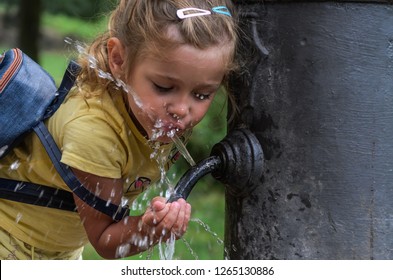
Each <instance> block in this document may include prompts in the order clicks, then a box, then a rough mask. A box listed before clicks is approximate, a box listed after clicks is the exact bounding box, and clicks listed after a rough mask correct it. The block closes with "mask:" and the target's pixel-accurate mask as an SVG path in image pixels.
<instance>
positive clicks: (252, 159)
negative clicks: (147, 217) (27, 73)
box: [168, 129, 263, 202]
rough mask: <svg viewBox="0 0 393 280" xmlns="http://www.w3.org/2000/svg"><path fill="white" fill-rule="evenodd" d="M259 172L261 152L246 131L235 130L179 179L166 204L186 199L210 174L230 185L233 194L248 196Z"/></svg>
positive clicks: (257, 178)
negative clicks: (208, 155) (204, 177)
mask: <svg viewBox="0 0 393 280" xmlns="http://www.w3.org/2000/svg"><path fill="white" fill-rule="evenodd" d="M262 169H263V151H262V147H261V145H260V143H259V141H258V139H257V138H256V137H255V135H254V134H253V133H251V132H250V131H249V130H247V129H235V130H233V131H231V132H230V133H229V134H228V135H227V136H226V137H225V138H224V139H223V140H222V141H221V142H219V143H217V144H216V145H214V146H213V149H212V151H211V155H210V157H208V158H206V159H204V160H202V161H200V162H199V163H198V164H196V165H195V166H193V167H191V168H190V169H189V170H188V171H187V172H186V173H185V174H184V175H183V176H182V177H181V178H180V180H179V182H178V183H177V185H176V187H175V191H174V193H173V194H172V195H171V197H170V198H169V199H168V202H173V201H176V200H178V199H179V198H184V199H187V197H188V195H189V194H190V193H191V191H192V189H193V188H194V186H195V184H196V183H197V182H198V180H199V179H200V178H202V177H203V176H205V175H206V174H209V173H212V176H213V177H214V178H215V179H217V180H219V181H221V182H222V183H224V184H229V183H230V184H231V187H230V189H228V191H229V193H231V194H232V195H235V196H243V195H247V194H248V193H249V192H251V191H252V190H253V189H254V188H255V187H256V186H257V183H259V181H260V178H261V174H262ZM232 186H235V187H232Z"/></svg>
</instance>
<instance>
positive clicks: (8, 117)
mask: <svg viewBox="0 0 393 280" xmlns="http://www.w3.org/2000/svg"><path fill="white" fill-rule="evenodd" d="M79 71H80V67H79V65H78V64H77V63H75V62H74V61H71V62H70V63H69V65H68V67H67V70H66V71H65V74H64V77H63V80H62V82H61V84H60V87H59V88H57V87H56V84H55V82H54V80H53V78H52V77H51V76H50V75H49V74H48V73H47V72H46V71H45V70H44V69H43V68H42V67H41V66H39V65H38V64H37V63H36V62H34V61H33V60H32V59H31V58H29V57H28V56H27V55H26V54H24V53H23V52H22V51H21V50H19V49H11V50H8V51H7V52H5V53H3V54H2V55H1V56H0V163H1V158H2V157H4V156H5V155H6V154H7V153H8V152H9V151H10V150H12V148H13V147H15V146H16V145H18V143H19V142H20V141H21V140H22V139H23V137H24V136H25V135H26V134H28V133H32V132H34V133H36V134H37V136H38V137H39V139H40V140H41V143H42V144H43V146H44V147H45V149H46V151H47V153H48V155H49V157H50V159H51V161H52V163H53V165H54V167H55V168H56V170H57V172H58V173H59V174H60V176H61V177H62V179H63V180H64V182H65V183H66V184H67V186H68V187H69V188H70V189H71V190H72V192H73V193H74V194H75V195H76V196H78V197H79V198H80V199H82V200H83V201H84V202H85V203H87V204H88V205H90V206H91V207H94V208H95V209H96V210H98V211H100V212H102V213H104V214H106V215H108V216H110V217H112V218H113V219H114V220H115V221H120V220H121V219H122V218H123V217H124V216H126V215H128V214H129V209H128V207H123V206H121V205H120V206H118V205H115V204H112V203H110V202H109V201H105V200H103V199H101V198H99V197H98V196H96V195H95V194H93V193H91V192H90V191H89V190H88V189H86V188H85V187H84V186H83V185H82V184H81V183H80V182H79V180H78V179H77V178H76V177H75V175H74V174H73V173H72V171H71V169H70V168H69V167H68V166H66V165H65V164H63V163H61V162H60V159H61V152H60V150H59V148H58V147H57V145H56V143H55V141H54V140H53V138H52V135H51V134H50V133H49V131H48V129H47V128H46V126H45V124H44V121H45V120H46V119H48V118H49V117H50V116H52V115H53V113H54V112H55V111H56V110H57V109H58V108H59V106H60V105H61V103H62V102H63V101H64V99H65V97H66V96H67V94H68V92H69V91H70V89H71V88H72V87H73V85H74V83H75V79H76V76H77V75H78V73H79ZM0 165H1V164H0ZM0 198H3V199H9V200H13V201H18V202H23V203H29V204H34V205H38V206H45V207H51V208H56V209H62V210H69V211H76V206H75V203H74V199H73V196H72V193H71V192H68V191H64V190H61V189H55V188H52V187H48V186H42V185H37V184H34V183H31V182H19V181H13V180H9V179H3V178H0Z"/></svg>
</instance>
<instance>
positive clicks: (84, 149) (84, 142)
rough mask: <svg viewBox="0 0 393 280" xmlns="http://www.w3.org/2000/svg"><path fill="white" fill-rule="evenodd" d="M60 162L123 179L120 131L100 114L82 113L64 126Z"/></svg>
mask: <svg viewBox="0 0 393 280" xmlns="http://www.w3.org/2000/svg"><path fill="white" fill-rule="evenodd" d="M62 140H63V141H62V143H63V146H62V159H61V162H63V163H64V164H67V165H69V166H71V167H73V168H76V169H79V170H82V171H84V172H87V173H91V174H94V175H97V176H101V177H108V178H121V173H122V167H124V165H125V164H126V158H125V149H124V146H123V145H122V141H121V139H120V137H119V133H117V132H116V130H115V129H114V128H113V127H112V126H111V125H110V124H109V123H108V122H107V121H106V120H105V119H103V118H100V117H97V115H83V116H79V117H77V118H76V119H73V120H72V121H70V122H68V123H67V124H66V125H65V127H64V129H63V139H62Z"/></svg>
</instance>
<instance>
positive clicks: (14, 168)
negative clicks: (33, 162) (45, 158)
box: [10, 160, 20, 170]
mask: <svg viewBox="0 0 393 280" xmlns="http://www.w3.org/2000/svg"><path fill="white" fill-rule="evenodd" d="M19 166H20V161H19V160H16V161H14V162H13V163H12V164H11V165H10V170H17V169H18V168H19Z"/></svg>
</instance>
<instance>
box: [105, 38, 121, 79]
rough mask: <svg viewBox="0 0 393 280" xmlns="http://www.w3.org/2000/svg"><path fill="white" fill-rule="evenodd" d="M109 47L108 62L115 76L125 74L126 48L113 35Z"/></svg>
mask: <svg viewBox="0 0 393 280" xmlns="http://www.w3.org/2000/svg"><path fill="white" fill-rule="evenodd" d="M107 47H108V63H109V68H110V69H111V72H112V75H113V76H114V77H120V76H122V75H123V64H124V61H125V49H124V46H123V44H122V43H121V42H120V40H119V39H118V38H116V37H111V38H109V40H108V43H107Z"/></svg>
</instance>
